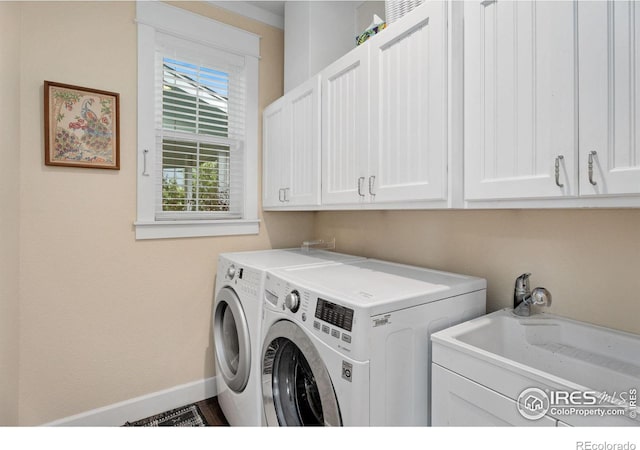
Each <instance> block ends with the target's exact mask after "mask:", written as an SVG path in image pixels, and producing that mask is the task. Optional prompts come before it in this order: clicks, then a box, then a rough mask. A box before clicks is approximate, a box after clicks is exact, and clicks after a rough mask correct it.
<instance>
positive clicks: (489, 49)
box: [464, 1, 578, 200]
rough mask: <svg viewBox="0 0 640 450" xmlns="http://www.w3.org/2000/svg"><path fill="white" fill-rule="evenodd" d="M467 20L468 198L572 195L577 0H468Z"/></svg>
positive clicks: (465, 10)
mask: <svg viewBox="0 0 640 450" xmlns="http://www.w3.org/2000/svg"><path fill="white" fill-rule="evenodd" d="M464 20H465V30H464V46H465V49H464V73H465V90H464V92H465V94H464V95H465V99H464V110H465V113H464V128H465V136H464V142H465V144H464V145H465V149H464V153H465V190H464V191H465V199H466V200H496V199H524V198H553V197H564V196H573V195H577V192H578V188H577V180H576V176H575V173H576V171H575V169H574V166H575V164H576V149H577V141H576V129H577V128H576V127H577V120H578V117H577V98H576V89H577V71H576V50H575V49H576V40H577V30H576V26H575V21H576V6H575V3H572V2H495V1H493V2H492V1H483V2H480V1H476V2H465V4H464ZM556 167H557V168H556ZM556 174H557V175H556Z"/></svg>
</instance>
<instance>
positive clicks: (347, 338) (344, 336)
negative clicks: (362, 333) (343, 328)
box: [342, 333, 351, 344]
mask: <svg viewBox="0 0 640 450" xmlns="http://www.w3.org/2000/svg"><path fill="white" fill-rule="evenodd" d="M342 340H343V341H345V342H346V343H347V344H351V335H349V334H346V333H342Z"/></svg>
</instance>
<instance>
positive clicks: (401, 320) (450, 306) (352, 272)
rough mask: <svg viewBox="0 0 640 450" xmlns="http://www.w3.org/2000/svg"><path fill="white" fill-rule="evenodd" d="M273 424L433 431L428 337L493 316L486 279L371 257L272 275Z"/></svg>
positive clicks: (266, 389)
mask: <svg viewBox="0 0 640 450" xmlns="http://www.w3.org/2000/svg"><path fill="white" fill-rule="evenodd" d="M264 289H265V291H264V295H265V310H264V311H265V317H264V322H263V339H262V342H263V343H262V370H261V372H262V373H261V380H262V381H261V382H262V392H263V404H264V412H265V418H266V421H267V424H268V425H275V426H278V425H280V426H282V425H351V426H366V425H375V426H385V425H408V426H426V425H429V423H430V418H429V404H430V391H429V389H430V382H429V375H430V367H431V365H430V359H431V357H430V352H431V345H430V341H429V336H430V335H431V333H434V332H436V331H438V330H441V329H444V328H447V327H449V326H451V325H454V324H457V323H460V322H463V321H466V320H468V319H472V318H474V317H477V316H480V315H483V314H484V313H485V307H486V306H485V301H486V281H485V280H484V279H481V278H476V277H470V276H465V275H458V274H453V273H446V272H440V271H435V270H428V269H424V268H418V267H412V266H406V265H400V264H394V263H388V262H384V261H378V260H366V261H363V262H355V263H349V264H343V265H336V264H334V265H324V266H318V267H300V268H290V269H278V270H270V271H268V274H267V277H266V281H265V287H264Z"/></svg>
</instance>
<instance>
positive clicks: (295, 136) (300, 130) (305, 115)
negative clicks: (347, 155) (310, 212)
mask: <svg viewBox="0 0 640 450" xmlns="http://www.w3.org/2000/svg"><path fill="white" fill-rule="evenodd" d="M286 98H287V99H288V105H289V108H291V112H290V114H289V117H290V118H291V122H290V123H288V124H287V132H288V133H290V135H291V136H290V138H291V153H290V157H291V160H290V161H289V166H290V171H289V177H288V181H287V183H286V185H285V189H287V191H286V192H285V203H286V205H287V206H300V205H305V206H306V205H319V204H320V77H319V76H316V77H314V78H312V79H311V80H309V81H307V82H306V83H304V84H303V85H301V86H299V87H297V88H296V89H293V90H292V91H290V92H289V93H287V95H286ZM283 162H284V163H286V161H283Z"/></svg>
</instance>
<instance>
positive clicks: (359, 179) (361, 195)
mask: <svg viewBox="0 0 640 450" xmlns="http://www.w3.org/2000/svg"><path fill="white" fill-rule="evenodd" d="M362 183H364V177H360V178H358V195H359V196H360V197H364V194H363V193H362Z"/></svg>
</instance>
